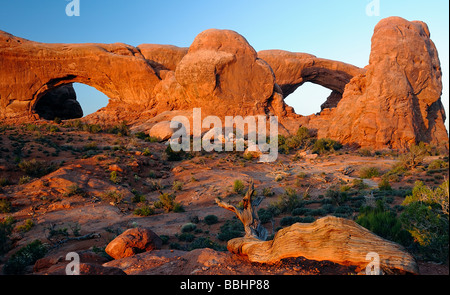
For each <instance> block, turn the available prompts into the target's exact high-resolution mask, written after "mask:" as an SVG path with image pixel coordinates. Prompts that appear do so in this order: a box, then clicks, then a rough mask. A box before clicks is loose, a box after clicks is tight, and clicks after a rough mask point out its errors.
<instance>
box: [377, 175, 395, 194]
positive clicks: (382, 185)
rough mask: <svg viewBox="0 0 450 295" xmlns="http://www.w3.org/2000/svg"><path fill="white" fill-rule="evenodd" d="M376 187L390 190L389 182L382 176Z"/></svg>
mask: <svg viewBox="0 0 450 295" xmlns="http://www.w3.org/2000/svg"><path fill="white" fill-rule="evenodd" d="M378 189H379V190H381V191H390V190H392V187H391V184H390V183H389V181H388V179H387V178H386V177H383V178H382V179H381V181H380V183H379V184H378Z"/></svg>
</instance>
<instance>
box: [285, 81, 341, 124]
mask: <svg viewBox="0 0 450 295" xmlns="http://www.w3.org/2000/svg"><path fill="white" fill-rule="evenodd" d="M341 98H342V94H341V93H340V92H337V91H335V90H331V89H328V88H326V87H323V86H321V85H319V84H315V83H311V82H305V83H304V84H302V85H301V86H299V87H297V89H295V90H294V91H293V92H292V93H291V94H289V95H288V96H286V97H285V99H284V102H285V103H286V104H287V105H289V106H291V107H292V108H294V111H295V113H296V114H298V115H302V116H310V115H313V114H318V113H320V112H321V111H322V110H323V109H326V108H334V107H336V106H337V104H338V102H339V101H340V100H341Z"/></svg>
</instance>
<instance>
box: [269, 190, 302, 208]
mask: <svg viewBox="0 0 450 295" xmlns="http://www.w3.org/2000/svg"><path fill="white" fill-rule="evenodd" d="M273 205H274V206H275V207H276V208H278V209H279V210H280V212H292V210H294V209H295V208H297V207H301V206H302V205H303V203H302V198H301V197H299V195H298V194H297V192H296V191H295V190H294V189H293V188H290V187H288V188H286V189H285V191H284V193H283V194H282V195H280V196H279V197H278V201H277V202H276V203H273Z"/></svg>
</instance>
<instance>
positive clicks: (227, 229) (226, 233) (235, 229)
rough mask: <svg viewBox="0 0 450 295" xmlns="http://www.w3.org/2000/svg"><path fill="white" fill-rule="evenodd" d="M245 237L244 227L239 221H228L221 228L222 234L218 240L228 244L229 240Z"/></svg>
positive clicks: (218, 236)
mask: <svg viewBox="0 0 450 295" xmlns="http://www.w3.org/2000/svg"><path fill="white" fill-rule="evenodd" d="M242 236H244V226H243V225H242V223H241V222H240V221H239V220H237V219H232V220H227V221H226V222H225V224H224V225H222V226H221V227H220V233H219V234H218V235H217V238H218V239H219V240H221V241H224V242H227V241H228V240H231V239H234V238H238V237H242Z"/></svg>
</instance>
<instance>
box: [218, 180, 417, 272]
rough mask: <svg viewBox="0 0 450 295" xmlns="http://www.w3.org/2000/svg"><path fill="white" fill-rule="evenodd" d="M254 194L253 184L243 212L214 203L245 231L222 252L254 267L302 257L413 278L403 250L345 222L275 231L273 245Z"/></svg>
mask: <svg viewBox="0 0 450 295" xmlns="http://www.w3.org/2000/svg"><path fill="white" fill-rule="evenodd" d="M253 193H254V188H253V181H252V182H251V183H250V187H249V190H248V191H247V193H246V195H245V197H244V199H243V202H244V207H243V209H239V208H236V207H235V206H232V205H230V204H228V203H225V202H223V201H222V200H220V199H216V202H217V204H218V205H219V206H220V207H222V208H225V209H227V210H230V211H232V212H234V213H235V214H236V215H237V217H238V218H239V219H240V220H241V222H242V223H243V224H244V227H245V237H242V238H235V239H232V240H229V241H228V244H227V248H228V251H230V252H232V253H235V254H238V255H242V256H246V257H247V258H248V259H249V260H250V261H252V262H259V263H268V264H273V263H276V262H278V261H280V260H281V259H284V258H289V257H304V258H306V259H310V260H316V261H324V260H327V261H331V262H335V263H338V264H342V265H347V266H356V267H357V271H364V269H367V267H372V266H373V267H374V268H377V269H380V270H382V271H383V272H384V273H387V274H392V273H412V274H418V266H417V263H416V261H415V259H414V257H413V256H411V255H410V254H409V253H408V252H407V251H406V250H405V249H404V248H403V247H402V246H400V245H398V244H396V243H394V242H391V241H388V240H385V239H383V238H381V237H379V236H377V235H375V234H373V233H372V232H370V231H369V230H367V229H366V228H364V227H362V226H360V225H358V224H357V223H356V222H354V221H352V220H349V219H345V218H338V217H334V216H326V217H324V218H321V219H318V220H316V221H315V222H313V223H295V224H293V225H291V226H289V227H286V228H284V229H281V230H279V231H278V232H277V234H276V235H275V237H274V239H273V240H271V241H265V239H266V238H267V230H266V229H265V228H264V227H263V226H262V225H261V224H260V221H259V219H258V216H257V214H256V213H255V209H256V207H257V206H259V205H260V204H261V201H262V199H263V198H262V197H259V198H257V199H255V200H253V201H252V200H251V197H252V195H253Z"/></svg>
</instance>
